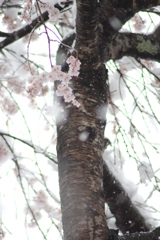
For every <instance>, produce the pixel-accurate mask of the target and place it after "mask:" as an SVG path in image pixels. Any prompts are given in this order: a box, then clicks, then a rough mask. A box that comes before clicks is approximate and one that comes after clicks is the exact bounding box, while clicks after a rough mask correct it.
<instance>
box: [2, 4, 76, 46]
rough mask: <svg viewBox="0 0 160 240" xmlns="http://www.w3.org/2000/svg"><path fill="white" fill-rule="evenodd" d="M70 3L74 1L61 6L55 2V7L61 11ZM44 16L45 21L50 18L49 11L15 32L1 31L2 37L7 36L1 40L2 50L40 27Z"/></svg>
mask: <svg viewBox="0 0 160 240" xmlns="http://www.w3.org/2000/svg"><path fill="white" fill-rule="evenodd" d="M70 4H72V1H69V2H66V3H64V7H61V6H60V5H58V4H55V7H56V8H58V9H59V11H62V10H64V9H65V8H67V7H68V6H69V5H70ZM42 18H43V20H44V22H46V21H47V20H48V19H49V16H48V11H46V12H44V13H43V14H42V16H39V17H37V18H35V19H34V20H33V21H32V23H31V24H28V25H26V26H25V27H23V28H21V29H19V30H17V31H14V32H13V33H9V34H8V36H7V34H6V35H5V33H2V32H0V37H2V36H3V37H7V38H6V39H4V40H3V41H2V42H0V51H1V50H2V49H3V48H4V47H6V46H8V45H10V44H11V43H14V42H15V41H17V40H19V39H21V38H22V37H24V36H26V35H27V34H29V33H31V31H32V30H33V29H34V28H38V27H39V26H40V25H42V24H43V21H42Z"/></svg>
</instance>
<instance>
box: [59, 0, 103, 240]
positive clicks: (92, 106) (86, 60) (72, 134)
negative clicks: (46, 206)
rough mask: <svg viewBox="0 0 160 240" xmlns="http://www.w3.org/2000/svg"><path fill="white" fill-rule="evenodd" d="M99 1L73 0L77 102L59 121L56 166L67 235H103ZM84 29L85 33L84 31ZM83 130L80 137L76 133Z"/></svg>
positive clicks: (71, 236) (98, 236)
mask: <svg viewBox="0 0 160 240" xmlns="http://www.w3.org/2000/svg"><path fill="white" fill-rule="evenodd" d="M97 22H98V13H97V1H95V0H94V1H90V0H88V1H85V2H84V1H77V38H76V46H75V48H76V50H78V57H79V59H80V61H81V63H82V64H81V71H80V75H79V77H78V78H73V80H72V86H73V89H74V94H75V96H76V99H77V100H78V101H79V102H80V103H81V106H80V107H79V108H76V107H74V106H72V105H67V110H68V114H67V115H68V116H67V118H66V120H64V121H65V122H63V125H61V124H60V125H59V124H58V127H57V133H58V144H57V154H58V166H59V182H60V195H61V207H62V216H63V217H62V222H63V229H64V238H65V240H70V239H75V240H78V239H86V240H87V239H88V240H89V239H105V235H106V234H105V233H106V231H107V225H106V220H105V214H104V198H103V181H102V179H103V178H102V177H103V164H102V163H103V159H102V156H101V153H102V150H103V139H104V137H103V135H104V127H105V121H104V119H103V118H102V117H101V116H98V108H99V107H100V106H102V105H105V104H106V100H107V99H106V92H107V91H106V71H105V67H104V65H103V64H102V63H101V62H100V60H99V47H98V44H97V43H98V27H97ZM82 32H83V33H84V34H82ZM81 134H87V140H86V141H81V140H80V135H81Z"/></svg>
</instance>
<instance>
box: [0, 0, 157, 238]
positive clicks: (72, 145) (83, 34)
mask: <svg viewBox="0 0 160 240" xmlns="http://www.w3.org/2000/svg"><path fill="white" fill-rule="evenodd" d="M70 3H71V1H68V3H67V4H66V5H65V6H64V8H66V7H68V4H70ZM76 3H77V20H76V31H77V32H76V45H75V48H76V50H77V51H78V58H79V59H80V61H81V63H82V64H81V70H80V75H79V76H78V77H77V78H75V77H74V78H73V79H72V88H73V91H74V94H75V96H76V100H78V101H79V102H80V104H81V105H80V107H79V108H76V107H75V106H73V105H71V104H65V103H64V102H63V99H60V98H58V100H57V101H59V102H61V104H62V106H63V107H64V108H65V109H64V115H63V114H61V120H62V121H61V122H59V121H58V119H57V135H58V143H57V154H58V168H59V183H60V196H61V206H62V222H63V230H64V239H65V240H80V239H81V240H82V239H85V240H117V239H119V240H131V239H136V240H147V239H149V240H157V239H158V237H160V228H156V229H155V230H153V231H152V232H147V231H149V227H148V226H147V225H146V224H145V220H144V218H143V217H142V216H141V214H140V213H139V211H138V210H137V209H136V208H135V207H134V206H133V204H132V202H131V201H130V199H129V197H128V195H127V193H125V191H124V189H123V187H122V186H121V184H120V183H119V182H118V181H117V179H116V178H115V177H114V176H113V175H112V174H111V173H110V171H109V169H108V167H107V165H106V164H105V163H104V164H103V159H102V152H103V147H104V128H105V124H106V122H105V112H104V116H102V115H101V114H99V112H100V108H101V107H102V106H103V107H104V106H106V103H107V85H106V80H107V74H106V69H105V66H104V63H105V62H106V61H108V60H110V59H113V60H116V59H119V58H121V57H123V56H131V57H135V58H138V57H139V58H145V59H151V60H156V61H159V60H160V44H159V38H160V30H159V28H158V29H157V30H156V31H155V32H154V33H152V34H150V35H147V36H146V35H142V34H131V33H119V30H120V28H121V27H122V25H123V24H124V23H125V22H126V21H127V20H129V19H130V18H131V17H132V16H133V15H134V14H135V13H136V12H138V11H140V10H145V9H149V8H151V7H153V6H156V5H159V4H160V0H150V1H149V0H122V1H119V0H114V1H111V0H100V1H97V0H85V1H84V0H77V1H76ZM56 7H57V8H59V10H63V9H64V8H61V7H60V6H59V5H56ZM42 18H43V21H47V20H48V13H47V12H45V13H44V14H43V15H42V16H41V17H38V18H36V19H35V20H33V22H32V23H31V24H30V25H27V26H25V27H24V28H22V29H20V30H18V31H15V32H13V33H9V34H8V33H4V32H0V37H6V38H5V39H4V40H3V41H1V43H0V50H2V49H4V48H5V47H6V46H8V45H9V44H11V43H13V42H15V41H17V40H18V39H20V38H22V37H24V36H26V35H27V34H29V33H30V32H31V31H32V30H33V29H34V28H36V27H38V26H39V25H41V24H42V23H43V21H42ZM74 38H75V34H72V35H70V36H69V37H68V38H67V39H65V40H64V43H65V44H67V45H71V44H72V42H73V40H74ZM67 53H68V49H67V47H66V46H64V45H61V46H60V48H59V50H58V53H57V64H60V65H62V69H63V71H67V70H68V66H67V65H66V64H65V60H66V55H67ZM81 134H85V135H87V138H86V141H82V140H81V138H80V136H81ZM105 201H106V202H107V204H108V206H109V208H110V210H111V212H112V213H113V214H114V216H115V218H116V224H117V227H118V228H119V229H120V230H121V232H122V233H126V232H127V231H128V232H130V234H124V235H123V236H120V235H118V231H116V230H112V229H108V227H107V224H106V219H105V213H104V202H105ZM144 231H146V232H145V233H144Z"/></svg>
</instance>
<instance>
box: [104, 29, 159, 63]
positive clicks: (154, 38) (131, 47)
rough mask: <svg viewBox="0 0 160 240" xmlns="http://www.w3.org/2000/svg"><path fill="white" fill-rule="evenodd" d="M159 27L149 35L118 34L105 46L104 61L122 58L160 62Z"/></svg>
mask: <svg viewBox="0 0 160 240" xmlns="http://www.w3.org/2000/svg"><path fill="white" fill-rule="evenodd" d="M159 39H160V27H158V28H157V29H156V31H155V32H154V33H152V34H150V35H144V34H135V33H118V35H117V36H116V37H115V39H114V40H113V41H112V42H111V43H110V44H109V45H107V44H106V52H105V55H104V61H108V60H110V59H113V60H118V59H120V58H122V57H123V56H130V57H134V58H138V57H139V58H143V59H148V60H154V61H158V62H159V61H160V42H159Z"/></svg>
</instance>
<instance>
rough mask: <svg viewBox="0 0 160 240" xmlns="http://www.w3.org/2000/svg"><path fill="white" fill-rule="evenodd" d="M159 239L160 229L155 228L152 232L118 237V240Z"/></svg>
mask: <svg viewBox="0 0 160 240" xmlns="http://www.w3.org/2000/svg"><path fill="white" fill-rule="evenodd" d="M159 237H160V227H158V228H155V229H154V230H153V231H152V232H147V233H142V232H141V233H132V234H125V235H123V236H119V237H118V240H158V239H159Z"/></svg>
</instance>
